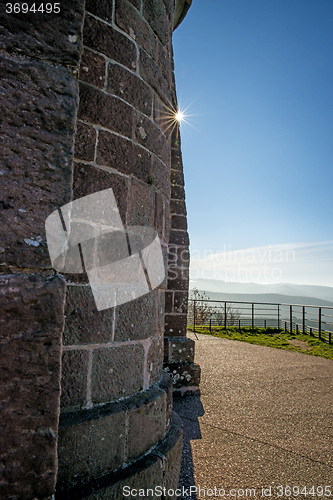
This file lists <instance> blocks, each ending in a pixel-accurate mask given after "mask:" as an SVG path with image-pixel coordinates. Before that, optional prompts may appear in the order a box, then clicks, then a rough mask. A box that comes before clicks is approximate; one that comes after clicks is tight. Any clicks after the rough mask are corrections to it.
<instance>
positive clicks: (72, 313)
mask: <svg viewBox="0 0 333 500" xmlns="http://www.w3.org/2000/svg"><path fill="white" fill-rule="evenodd" d="M65 317H66V321H65V330H64V339H63V342H64V345H80V344H101V343H103V342H110V341H111V338H112V329H113V309H105V310H104V311H98V310H97V308H96V304H95V301H94V297H93V294H92V291H91V288H90V286H89V285H68V286H67V294H66V305H65Z"/></svg>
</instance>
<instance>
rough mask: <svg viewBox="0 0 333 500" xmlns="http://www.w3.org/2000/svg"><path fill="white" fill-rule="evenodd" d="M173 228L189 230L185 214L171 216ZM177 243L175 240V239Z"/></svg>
mask: <svg viewBox="0 0 333 500" xmlns="http://www.w3.org/2000/svg"><path fill="white" fill-rule="evenodd" d="M171 227H172V229H181V230H183V231H187V218H186V217H185V216H184V215H173V216H172V217H171ZM173 243H175V241H173Z"/></svg>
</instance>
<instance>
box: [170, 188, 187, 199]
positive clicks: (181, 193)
mask: <svg viewBox="0 0 333 500" xmlns="http://www.w3.org/2000/svg"><path fill="white" fill-rule="evenodd" d="M171 198H172V199H173V200H185V189H184V186H176V185H174V184H171Z"/></svg>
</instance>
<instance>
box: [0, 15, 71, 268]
mask: <svg viewBox="0 0 333 500" xmlns="http://www.w3.org/2000/svg"><path fill="white" fill-rule="evenodd" d="M14 18H15V16H14ZM0 71H1V74H2V75H3V78H2V86H3V92H5V94H6V99H5V100H3V103H2V106H1V117H2V135H1V158H2V162H1V163H2V166H1V169H2V174H3V175H2V176H1V183H2V193H3V194H2V196H3V197H2V199H1V201H2V204H3V208H4V210H2V213H1V219H2V220H1V222H2V225H3V227H7V228H9V230H8V231H4V232H3V233H2V244H1V245H2V246H3V247H4V248H5V252H3V253H2V254H1V258H2V261H3V262H6V264H7V265H13V266H19V267H26V268H27V267H28V268H50V267H51V261H50V259H49V254H48V250H47V246H46V240H45V220H46V218H47V217H48V215H50V213H51V212H52V211H53V210H55V209H56V208H58V207H59V206H61V205H63V204H64V203H67V202H68V201H70V198H71V177H72V166H71V159H72V147H73V136H74V118H75V112H76V107H77V90H76V84H75V82H74V79H73V76H72V73H71V71H70V70H69V69H68V68H62V67H61V66H57V67H55V66H51V65H49V64H46V63H42V62H36V61H33V62H29V61H27V60H20V61H19V62H18V61H15V60H14V59H13V58H8V59H7V58H6V57H1V58H0ZM51 185H52V189H51V190H50V186H51ZM37 205H38V210H36V206H37Z"/></svg>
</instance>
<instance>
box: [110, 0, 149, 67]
mask: <svg viewBox="0 0 333 500" xmlns="http://www.w3.org/2000/svg"><path fill="white" fill-rule="evenodd" d="M115 20H116V23H117V25H118V26H119V28H121V29H122V30H124V31H125V32H126V33H127V34H128V35H129V36H130V37H131V38H133V39H134V40H135V41H136V42H137V43H138V44H139V45H141V47H143V48H144V49H145V51H146V52H147V53H148V54H149V55H150V56H152V57H154V55H155V52H156V38H155V36H154V32H153V30H152V29H151V27H150V26H149V24H147V22H146V21H145V20H144V19H143V18H142V16H141V15H140V14H138V13H137V12H136V11H135V10H134V9H133V7H132V6H130V5H129V4H128V3H126V2H124V1H123V0H116V8H115Z"/></svg>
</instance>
